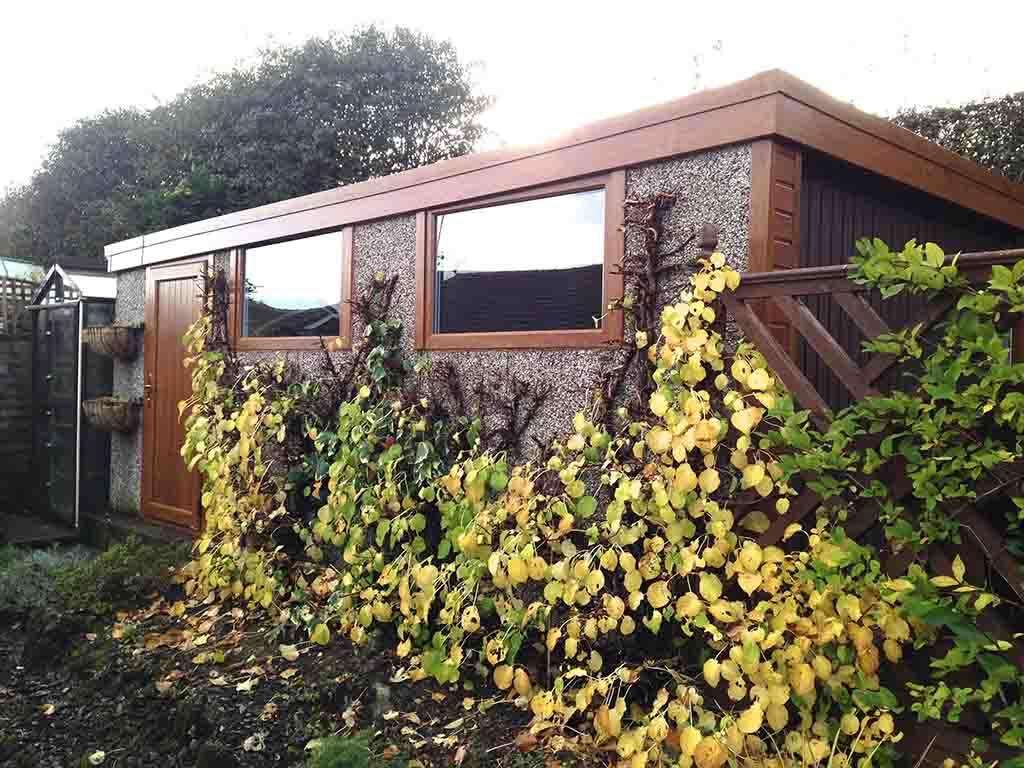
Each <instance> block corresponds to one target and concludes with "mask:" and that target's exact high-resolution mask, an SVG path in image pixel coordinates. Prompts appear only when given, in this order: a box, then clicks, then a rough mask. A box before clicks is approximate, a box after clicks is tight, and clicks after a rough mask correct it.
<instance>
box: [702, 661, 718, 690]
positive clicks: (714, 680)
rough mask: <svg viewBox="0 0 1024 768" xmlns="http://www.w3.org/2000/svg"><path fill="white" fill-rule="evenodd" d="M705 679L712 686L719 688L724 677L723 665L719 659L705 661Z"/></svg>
mask: <svg viewBox="0 0 1024 768" xmlns="http://www.w3.org/2000/svg"><path fill="white" fill-rule="evenodd" d="M703 671H704V679H705V680H706V681H707V683H708V685H710V686H711V687H712V688H717V687H718V683H719V681H720V680H721V679H722V665H721V664H719V663H718V659H708V660H707V661H705V662H704V670H703Z"/></svg>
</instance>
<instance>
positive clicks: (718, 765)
mask: <svg viewBox="0 0 1024 768" xmlns="http://www.w3.org/2000/svg"><path fill="white" fill-rule="evenodd" d="M728 758H729V753H728V752H726V750H725V747H724V746H722V743H721V742H720V741H719V740H718V739H716V738H715V737H714V736H705V737H704V738H703V739H701V740H700V742H699V743H698V744H697V746H696V747H695V748H694V750H693V762H694V764H695V765H696V766H697V768H722V766H723V765H725V761H726V760H727V759H728Z"/></svg>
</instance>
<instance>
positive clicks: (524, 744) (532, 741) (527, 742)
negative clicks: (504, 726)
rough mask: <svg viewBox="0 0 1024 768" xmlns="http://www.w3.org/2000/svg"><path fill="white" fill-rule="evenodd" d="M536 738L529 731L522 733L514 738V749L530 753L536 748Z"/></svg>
mask: <svg viewBox="0 0 1024 768" xmlns="http://www.w3.org/2000/svg"><path fill="white" fill-rule="evenodd" d="M537 741H538V740H537V737H536V736H535V735H534V734H532V733H530V732H529V731H523V732H522V733H520V734H519V735H518V736H516V748H517V749H518V750H519V751H520V752H530V751H531V750H533V749H536V748H537Z"/></svg>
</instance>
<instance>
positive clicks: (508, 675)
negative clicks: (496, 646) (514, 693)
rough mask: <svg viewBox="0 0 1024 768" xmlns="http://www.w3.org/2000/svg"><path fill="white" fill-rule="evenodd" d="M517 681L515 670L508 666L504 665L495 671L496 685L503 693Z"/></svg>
mask: <svg viewBox="0 0 1024 768" xmlns="http://www.w3.org/2000/svg"><path fill="white" fill-rule="evenodd" d="M514 679H515V670H513V669H512V667H510V666H509V665H508V664H502V665H501V666H499V667H496V668H495V670H494V684H495V685H496V686H498V688H500V689H501V690H503V691H507V690H508V689H509V688H511V687H512V683H513V682H514Z"/></svg>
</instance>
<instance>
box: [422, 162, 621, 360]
mask: <svg viewBox="0 0 1024 768" xmlns="http://www.w3.org/2000/svg"><path fill="white" fill-rule="evenodd" d="M598 189H602V190H604V254H603V255H604V266H603V270H602V281H601V283H602V291H601V295H602V301H601V307H602V311H603V312H605V313H606V315H605V317H604V319H603V320H602V322H601V327H600V328H586V329H579V330H551V331H483V332H471V333H438V332H436V331H434V327H433V320H432V319H433V317H434V300H435V295H434V280H435V276H436V267H437V253H436V246H437V242H436V240H437V217H438V216H443V215H446V214H451V213H459V212H461V211H472V210H477V209H480V208H490V207H492V206H495V205H503V204H508V203H521V202H527V201H529V200H541V199H543V198H546V197H557V196H559V195H565V194H571V193H574V192H589V191H593V190H598ZM625 202H626V172H625V171H624V170H615V171H609V172H608V173H602V174H597V175H594V176H587V177H584V178H580V179H574V180H572V181H563V182H557V183H554V184H545V185H542V186H537V187H530V188H528V189H523V190H518V191H516V192H508V193H503V194H497V195H489V196H486V197H482V198H477V199H475V200H472V201H464V202H460V203H456V204H452V205H445V206H439V207H437V208H431V209H429V210H426V211H420V212H419V213H418V214H417V215H416V349H418V350H424V351H441V350H494V349H558V348H562V349H590V348H594V347H603V346H606V345H608V344H611V343H614V342H618V341H621V340H622V333H623V330H622V329H623V320H622V310H621V309H617V310H615V311H613V312H607V307H608V304H609V303H610V302H612V301H614V300H616V299H620V298H622V292H623V276H622V273H621V271H620V269H619V268H620V266H621V262H622V258H623V256H624V252H625V237H624V234H623V231H622V216H623V206H624V205H625Z"/></svg>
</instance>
